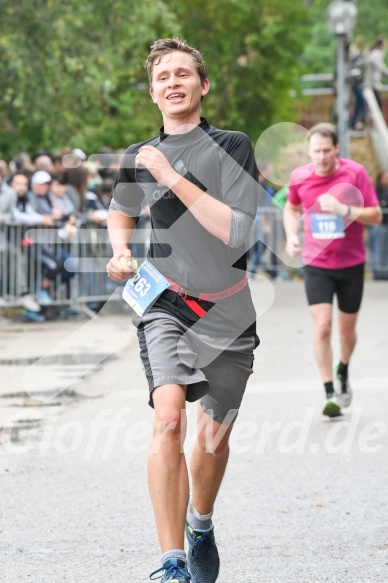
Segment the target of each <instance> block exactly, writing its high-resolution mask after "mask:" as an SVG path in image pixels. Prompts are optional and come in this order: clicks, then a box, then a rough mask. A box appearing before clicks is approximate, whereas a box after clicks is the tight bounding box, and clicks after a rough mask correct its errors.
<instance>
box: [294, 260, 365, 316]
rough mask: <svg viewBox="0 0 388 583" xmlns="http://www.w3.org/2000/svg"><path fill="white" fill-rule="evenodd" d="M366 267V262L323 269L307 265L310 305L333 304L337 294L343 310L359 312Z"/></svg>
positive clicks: (308, 299)
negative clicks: (339, 267)
mask: <svg viewBox="0 0 388 583" xmlns="http://www.w3.org/2000/svg"><path fill="white" fill-rule="evenodd" d="M364 267H365V266H364V263H360V264H359V265H353V266H352V267H345V268H342V269H323V268H321V267H313V266H311V265H305V266H304V268H303V274H304V283H305V290H306V295H307V301H308V304H309V306H312V305H315V304H332V303H333V298H334V295H336V296H337V302H338V308H339V309H340V310H341V312H345V313H347V314H355V313H356V312H358V311H359V309H360V306H361V300H362V292H363V288H364Z"/></svg>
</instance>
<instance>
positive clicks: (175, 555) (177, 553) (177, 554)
mask: <svg viewBox="0 0 388 583" xmlns="http://www.w3.org/2000/svg"><path fill="white" fill-rule="evenodd" d="M170 559H180V560H181V561H184V562H185V563H187V558H186V552H185V551H184V550H183V549H172V550H171V551H166V552H165V553H163V555H162V556H161V557H160V560H161V563H162V565H164V564H165V563H167V561H169V560H170Z"/></svg>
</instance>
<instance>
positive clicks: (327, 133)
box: [308, 123, 338, 146]
mask: <svg viewBox="0 0 388 583" xmlns="http://www.w3.org/2000/svg"><path fill="white" fill-rule="evenodd" d="M314 134H320V135H321V136H324V137H325V138H331V140H332V142H333V146H336V145H337V144H338V134H337V128H336V127H335V125H333V124H332V123H317V124H316V125H315V126H313V127H312V128H311V129H310V130H309V138H308V139H309V141H310V138H311V136H313V135H314Z"/></svg>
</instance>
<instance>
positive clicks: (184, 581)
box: [150, 559, 191, 583]
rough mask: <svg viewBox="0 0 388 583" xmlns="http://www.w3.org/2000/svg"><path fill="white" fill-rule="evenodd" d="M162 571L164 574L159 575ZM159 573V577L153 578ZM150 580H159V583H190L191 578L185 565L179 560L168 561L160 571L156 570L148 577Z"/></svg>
mask: <svg viewBox="0 0 388 583" xmlns="http://www.w3.org/2000/svg"><path fill="white" fill-rule="evenodd" d="M161 571H164V573H161ZM158 573H160V575H159V577H154V575H157V574H158ZM150 579H151V580H152V581H154V580H155V579H160V583H190V581H191V577H190V574H189V572H188V570H187V565H186V563H185V562H184V561H182V560H181V559H169V560H168V561H166V562H165V563H164V565H163V567H161V568H160V569H156V571H154V572H153V573H151V575H150Z"/></svg>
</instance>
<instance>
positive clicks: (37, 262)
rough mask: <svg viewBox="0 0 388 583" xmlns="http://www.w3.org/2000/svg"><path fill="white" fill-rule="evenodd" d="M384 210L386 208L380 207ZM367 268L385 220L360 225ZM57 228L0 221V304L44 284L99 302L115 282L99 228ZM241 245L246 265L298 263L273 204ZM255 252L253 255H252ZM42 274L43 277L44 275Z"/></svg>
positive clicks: (385, 268)
mask: <svg viewBox="0 0 388 583" xmlns="http://www.w3.org/2000/svg"><path fill="white" fill-rule="evenodd" d="M383 212H384V214H385V215H386V216H387V215H388V209H386V210H384V211H383ZM365 232H366V244H367V249H368V255H367V270H368V271H369V273H370V274H371V275H372V277H374V274H379V275H380V278H381V279H387V278H388V259H387V258H388V224H387V225H381V226H379V227H377V228H376V227H368V228H367V229H366V231H365ZM62 236H63V232H62V230H61V229H50V228H46V229H44V228H42V229H33V228H31V229H27V228H26V227H25V226H20V225H4V224H2V225H0V307H14V306H21V305H22V294H23V293H27V292H29V293H31V294H34V295H35V294H39V291H40V290H41V289H42V288H43V287H44V283H45V281H46V283H48V286H47V292H48V294H49V296H50V298H51V301H52V304H53V305H60V306H73V307H80V308H81V309H83V310H85V312H88V305H89V304H91V303H93V302H104V301H106V300H107V299H108V298H109V297H111V295H112V293H113V292H114V290H115V289H116V287H117V284H116V283H115V282H113V281H112V280H110V279H109V278H108V276H107V274H106V264H107V262H108V261H109V259H110V257H111V254H112V251H111V246H110V242H109V239H108V233H107V230H106V228H105V227H99V226H98V225H97V226H96V225H95V224H85V225H84V226H82V228H78V229H77V231H76V233H75V235H74V236H73V237H72V238H71V239H69V240H68V239H64V238H61V237H62ZM148 246H149V224H148V223H146V224H145V227H144V228H141V229H136V231H135V235H134V239H133V245H132V250H133V254H134V256H135V257H136V258H137V259H138V261H141V260H142V259H143V258H144V257H145V256H146V253H147V249H148ZM247 248H248V249H249V261H248V269H250V270H254V269H255V268H257V269H264V270H265V271H267V273H269V274H270V275H271V277H273V278H275V277H277V276H278V275H283V274H285V273H286V272H287V271H290V270H291V271H292V269H293V268H294V269H298V268H299V267H300V266H301V263H300V260H299V259H298V260H297V261H296V262H295V263H294V264H292V261H290V259H289V258H288V257H287V256H286V253H285V234H284V229H283V224H282V215H281V212H280V211H279V209H276V208H271V207H263V208H259V209H258V220H256V221H255V223H254V226H253V228H252V231H251V234H250V237H249V241H248V245H247ZM255 253H256V256H255ZM45 278H48V281H47V279H46V280H45Z"/></svg>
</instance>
